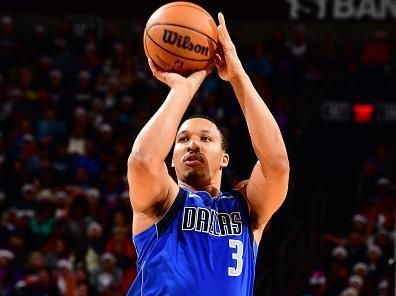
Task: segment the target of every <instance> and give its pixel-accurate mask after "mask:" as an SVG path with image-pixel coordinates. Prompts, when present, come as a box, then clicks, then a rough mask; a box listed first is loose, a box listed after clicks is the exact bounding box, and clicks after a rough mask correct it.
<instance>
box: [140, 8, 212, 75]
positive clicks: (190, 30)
mask: <svg viewBox="0 0 396 296" xmlns="http://www.w3.org/2000/svg"><path fill="white" fill-rule="evenodd" d="M218 42H219V38H218V35H217V26H216V23H215V21H214V19H213V18H212V17H211V16H210V14H209V13H208V12H207V11H206V10H205V9H203V8H202V7H200V6H198V5H196V4H193V3H190V2H172V3H168V4H166V5H163V6H161V7H160V8H158V9H157V10H156V11H155V12H154V13H153V14H152V15H151V17H150V18H149V20H148V21H147V24H146V28H145V30H144V37H143V44H144V51H145V52H146V55H147V57H149V58H150V59H151V60H152V61H153V62H154V63H155V64H156V65H157V66H158V67H159V68H160V69H162V70H163V71H167V72H176V73H179V74H182V75H184V76H186V75H189V74H190V73H192V72H194V71H198V70H201V69H204V68H205V67H206V66H208V65H209V64H210V63H212V62H213V58H214V56H215V53H216V51H217V45H218Z"/></svg>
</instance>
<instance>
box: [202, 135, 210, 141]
mask: <svg viewBox="0 0 396 296" xmlns="http://www.w3.org/2000/svg"><path fill="white" fill-rule="evenodd" d="M201 140H202V141H204V142H210V141H211V139H210V138H209V137H208V136H202V137H201Z"/></svg>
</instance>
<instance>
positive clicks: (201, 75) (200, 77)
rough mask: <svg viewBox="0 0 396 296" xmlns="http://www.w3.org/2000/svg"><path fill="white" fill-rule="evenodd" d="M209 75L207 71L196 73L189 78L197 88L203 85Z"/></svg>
mask: <svg viewBox="0 0 396 296" xmlns="http://www.w3.org/2000/svg"><path fill="white" fill-rule="evenodd" d="M206 75H207V72H206V69H204V70H200V71H197V72H194V73H192V74H190V76H188V79H189V80H190V81H191V82H192V83H193V84H194V86H195V88H198V86H199V85H200V84H201V83H202V81H203V80H204V79H205V77H206Z"/></svg>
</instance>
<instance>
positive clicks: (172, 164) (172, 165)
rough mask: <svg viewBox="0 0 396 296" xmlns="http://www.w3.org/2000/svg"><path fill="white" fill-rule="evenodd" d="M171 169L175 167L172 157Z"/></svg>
mask: <svg viewBox="0 0 396 296" xmlns="http://www.w3.org/2000/svg"><path fill="white" fill-rule="evenodd" d="M171 167H172V168H174V167H175V161H174V159H173V157H172V162H171Z"/></svg>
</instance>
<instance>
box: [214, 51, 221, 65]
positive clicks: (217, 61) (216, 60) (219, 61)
mask: <svg viewBox="0 0 396 296" xmlns="http://www.w3.org/2000/svg"><path fill="white" fill-rule="evenodd" d="M214 62H215V65H216V67H217V68H219V67H220V65H221V62H222V60H221V56H220V55H219V54H218V53H216V55H215V57H214Z"/></svg>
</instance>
